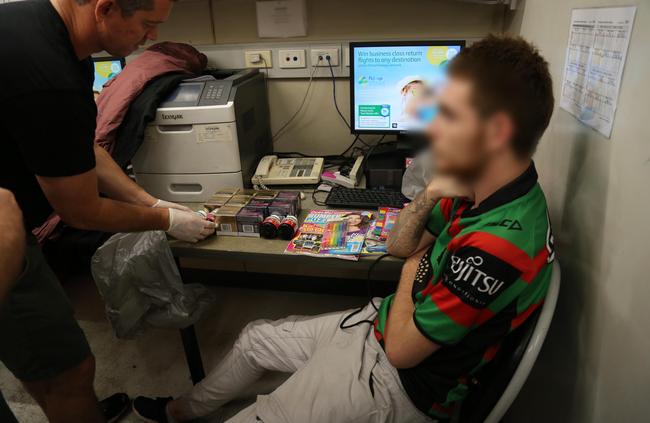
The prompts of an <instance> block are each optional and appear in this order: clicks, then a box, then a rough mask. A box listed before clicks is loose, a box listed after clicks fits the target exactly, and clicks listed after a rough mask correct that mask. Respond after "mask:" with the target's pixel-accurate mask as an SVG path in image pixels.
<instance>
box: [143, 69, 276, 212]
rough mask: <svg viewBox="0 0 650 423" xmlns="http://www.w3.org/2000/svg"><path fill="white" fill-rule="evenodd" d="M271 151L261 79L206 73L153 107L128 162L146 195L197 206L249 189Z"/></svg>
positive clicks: (253, 72) (254, 73)
mask: <svg viewBox="0 0 650 423" xmlns="http://www.w3.org/2000/svg"><path fill="white" fill-rule="evenodd" d="M272 148H273V147H272V142H271V129H270V118H269V106H268V97H267V92H266V85H265V82H264V76H263V75H262V74H261V73H259V72H258V70H257V69H248V70H242V71H214V72H211V73H210V74H209V75H205V76H202V77H199V78H195V79H189V80H185V81H183V82H181V83H180V84H179V86H178V87H177V88H176V89H175V91H174V92H173V93H172V94H171V95H170V96H169V97H168V98H167V99H166V100H164V101H163V102H162V103H161V104H160V106H159V108H158V110H157V111H156V117H155V119H154V121H153V122H151V123H150V124H149V126H148V127H147V129H146V130H145V136H144V142H143V144H142V146H141V147H140V149H139V150H138V152H137V154H136V155H135V157H134V158H133V160H132V163H133V170H134V173H135V177H136V181H137V182H138V183H139V184H140V185H141V186H142V187H144V188H145V189H146V190H147V191H148V192H149V193H150V194H151V195H154V196H156V197H158V198H162V199H165V200H169V201H180V202H202V201H205V200H207V199H208V198H209V197H210V196H211V195H212V194H214V192H215V191H217V190H218V189H220V188H225V187H240V188H241V187H244V185H246V186H248V185H250V181H251V177H252V175H253V172H254V171H255V168H256V165H257V162H258V161H259V159H260V158H261V157H262V156H265V155H267V154H269V153H270V152H271V151H272Z"/></svg>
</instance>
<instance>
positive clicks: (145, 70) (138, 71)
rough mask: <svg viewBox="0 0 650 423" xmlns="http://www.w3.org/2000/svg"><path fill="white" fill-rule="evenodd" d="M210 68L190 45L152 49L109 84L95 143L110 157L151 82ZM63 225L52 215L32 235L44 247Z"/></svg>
mask: <svg viewBox="0 0 650 423" xmlns="http://www.w3.org/2000/svg"><path fill="white" fill-rule="evenodd" d="M207 64H208V58H207V57H206V56H205V54H203V53H201V52H199V51H198V50H197V49H195V48H194V47H192V46H191V45H189V44H179V43H172V42H164V43H158V44H154V45H153V46H151V47H149V48H148V49H147V50H146V51H145V52H144V53H142V54H141V55H139V56H138V57H137V58H136V59H134V60H133V61H132V62H129V65H128V66H126V67H125V68H124V70H123V71H122V72H121V73H120V74H118V75H117V76H116V77H115V78H113V79H111V80H110V81H108V82H107V83H106V85H104V88H103V89H102V92H101V93H100V94H99V97H97V128H96V129H95V142H97V143H98V144H99V145H101V146H102V147H103V148H104V149H105V150H107V151H108V152H109V153H110V152H111V151H112V150H113V141H115V132H116V131H117V128H119V127H120V125H121V124H122V121H123V120H124V116H125V115H126V112H127V111H128V109H129V105H130V104H131V102H132V101H133V100H134V99H135V98H136V97H137V96H138V95H140V93H141V92H142V90H143V89H144V87H145V86H146V85H147V83H148V82H149V81H151V80H152V79H154V78H156V77H158V76H160V75H164V74H166V73H170V72H185V73H187V74H188V75H196V74H200V73H201V72H202V71H203V70H204V69H205V67H206V66H207ZM60 222H61V218H60V217H59V216H58V215H57V214H56V213H52V214H51V215H50V217H48V218H47V220H46V221H45V222H44V223H43V224H42V225H41V226H39V227H38V228H34V229H33V230H32V234H34V236H36V238H37V239H38V242H39V243H43V242H44V241H45V240H46V239H49V238H50V237H51V235H52V233H53V232H54V230H55V229H56V227H57V226H58V224H59V223H60Z"/></svg>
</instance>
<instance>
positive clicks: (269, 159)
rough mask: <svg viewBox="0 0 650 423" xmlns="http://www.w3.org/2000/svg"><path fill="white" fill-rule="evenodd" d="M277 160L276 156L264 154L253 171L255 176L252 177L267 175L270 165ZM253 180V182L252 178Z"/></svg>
mask: <svg viewBox="0 0 650 423" xmlns="http://www.w3.org/2000/svg"><path fill="white" fill-rule="evenodd" d="M277 160H278V156H264V157H262V160H260V163H259V164H258V165H257V170H256V171H255V176H253V179H255V178H259V177H264V176H268V174H269V172H270V171H271V166H273V164H274V163H275V162H276V161H277ZM253 182H255V181H254V180H253Z"/></svg>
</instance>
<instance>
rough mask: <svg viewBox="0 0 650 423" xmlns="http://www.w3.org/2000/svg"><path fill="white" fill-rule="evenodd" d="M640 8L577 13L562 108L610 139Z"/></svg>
mask: <svg viewBox="0 0 650 423" xmlns="http://www.w3.org/2000/svg"><path fill="white" fill-rule="evenodd" d="M635 13H636V7H602V8H588V9H574V10H573V12H572V13H571V28H570V30H569V42H568V46H567V52H566V59H565V62H564V78H563V79H562V92H561V97H560V107H561V108H563V109H564V110H566V111H568V112H569V113H571V114H572V115H574V116H575V117H576V118H577V119H578V120H580V121H581V122H583V123H584V124H585V125H588V126H591V127H592V128H594V129H595V130H597V131H598V132H600V133H601V134H603V135H604V136H606V137H607V138H609V137H610V136H611V134H612V126H613V123H614V114H615V112H616V105H617V104H618V93H619V90H620V86H621V79H622V77H623V68H624V66H625V57H626V56H627V49H628V45H629V43H630V34H631V33H632V25H633V23H634V15H635Z"/></svg>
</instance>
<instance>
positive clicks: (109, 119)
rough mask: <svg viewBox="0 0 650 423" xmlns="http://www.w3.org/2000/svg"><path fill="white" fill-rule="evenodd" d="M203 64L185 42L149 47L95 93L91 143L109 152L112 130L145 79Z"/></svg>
mask: <svg viewBox="0 0 650 423" xmlns="http://www.w3.org/2000/svg"><path fill="white" fill-rule="evenodd" d="M207 63H208V59H207V57H206V56H205V54H203V53H200V52H199V51H198V50H196V49H195V48H194V47H192V46H190V45H188V44H179V43H172V42H164V43H159V44H155V45H153V46H151V47H149V48H148V49H147V50H146V51H145V52H144V53H142V54H140V55H139V56H138V57H137V58H136V59H135V60H133V61H132V62H129V64H128V66H126V67H125V68H124V70H123V71H122V72H121V73H120V74H118V75H117V76H116V77H115V78H113V79H111V80H110V81H108V82H107V83H106V85H105V86H104V88H103V89H102V92H101V93H100V94H99V97H98V98H97V129H96V130H95V142H97V143H98V144H99V145H101V146H102V147H103V148H104V149H106V150H107V151H108V152H111V151H112V149H113V142H114V141H115V132H116V131H117V128H119V126H120V125H121V124H122V120H123V119H124V116H125V115H126V112H127V111H128V109H129V105H130V104H131V102H133V100H134V99H135V98H136V97H137V96H138V95H140V93H141V92H142V90H143V89H144V87H145V85H147V83H148V82H149V81H151V80H152V79H154V78H156V77H158V76H160V75H164V74H166V73H171V72H185V73H187V74H200V73H201V72H202V71H203V70H204V69H205V67H206V65H207Z"/></svg>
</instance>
